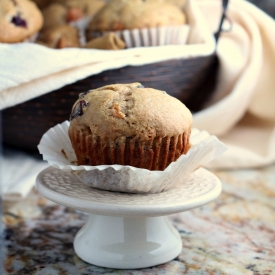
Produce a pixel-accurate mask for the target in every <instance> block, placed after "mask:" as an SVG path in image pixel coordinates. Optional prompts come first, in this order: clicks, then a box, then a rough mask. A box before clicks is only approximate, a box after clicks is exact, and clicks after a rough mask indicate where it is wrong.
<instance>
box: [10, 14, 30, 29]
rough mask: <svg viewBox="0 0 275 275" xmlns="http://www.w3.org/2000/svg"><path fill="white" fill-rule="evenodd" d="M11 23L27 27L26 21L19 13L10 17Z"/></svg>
mask: <svg viewBox="0 0 275 275" xmlns="http://www.w3.org/2000/svg"><path fill="white" fill-rule="evenodd" d="M11 23H13V24H14V25H15V26H17V27H22V28H27V22H26V21H25V20H24V19H22V18H21V17H20V14H17V15H16V16H13V17H12V19H11Z"/></svg>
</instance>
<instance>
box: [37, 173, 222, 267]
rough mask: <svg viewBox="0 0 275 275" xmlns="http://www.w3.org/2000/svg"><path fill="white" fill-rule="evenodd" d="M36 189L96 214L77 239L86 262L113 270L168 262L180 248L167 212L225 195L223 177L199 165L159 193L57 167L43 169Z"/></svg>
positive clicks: (65, 203) (69, 205)
mask: <svg viewBox="0 0 275 275" xmlns="http://www.w3.org/2000/svg"><path fill="white" fill-rule="evenodd" d="M36 186H37V189H38V191H39V192H40V193H41V195H43V196H44V197H46V198H47V199H49V200H52V201H54V202H56V203H58V204H62V205H65V206H68V207H72V208H75V209H78V210H81V211H83V212H86V213H90V214H93V215H91V216H90V218H89V219H88V221H87V222H86V224H85V225H84V226H83V227H82V229H80V230H79V232H78V233H77V235H76V237H75V239H74V249H75V252H76V254H77V255H78V256H79V257H80V258H81V259H83V260H84V261H86V262H88V263H91V264H94V265H98V266H103V267H109V268H121V269H128V268H129V269H131V268H135V269H136V268H145V267H150V266H154V265H157V264H162V263H165V262H168V261H170V260H172V259H174V258H175V257H177V256H178V255H179V254H180V252H181V249H182V242H181V237H180V235H179V233H178V231H177V230H176V229H175V228H174V227H173V226H172V225H171V224H170V223H169V222H168V220H167V218H166V217H165V215H168V214H173V213H179V212H183V211H187V210H190V209H193V208H196V207H199V206H202V205H204V204H206V203H209V202H210V201H212V200H214V199H215V198H217V197H218V196H219V194H220V193H221V189H222V187H221V183H220V181H219V179H218V178H217V177H216V176H215V175H213V174H212V173H210V172H209V171H207V170H205V169H203V168H200V169H199V170H197V171H196V172H194V173H193V174H191V175H190V177H189V178H188V179H187V180H186V182H185V184H183V185H178V186H176V187H174V188H173V189H171V190H168V191H165V192H162V193H158V194H129V193H119V192H108V191H103V190H99V189H95V188H91V187H89V186H87V185H85V184H83V183H81V182H80V181H79V180H78V178H77V177H76V176H75V175H74V174H72V173H68V172H63V171H62V170H59V169H56V168H47V169H45V170H44V171H42V172H41V173H40V174H39V175H38V177H37V180H36Z"/></svg>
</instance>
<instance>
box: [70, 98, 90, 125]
mask: <svg viewBox="0 0 275 275" xmlns="http://www.w3.org/2000/svg"><path fill="white" fill-rule="evenodd" d="M87 106H88V102H87V101H86V100H80V101H79V102H78V103H77V104H76V105H75V106H74V108H73V110H72V113H71V115H70V120H73V119H74V118H76V117H78V116H82V115H83V114H84V112H83V108H86V107H87Z"/></svg>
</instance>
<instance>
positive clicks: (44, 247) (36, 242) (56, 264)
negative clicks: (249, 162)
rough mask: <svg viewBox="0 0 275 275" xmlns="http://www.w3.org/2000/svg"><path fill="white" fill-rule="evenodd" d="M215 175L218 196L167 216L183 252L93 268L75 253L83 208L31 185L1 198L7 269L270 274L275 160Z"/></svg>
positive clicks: (46, 274) (24, 273) (274, 264)
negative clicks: (147, 262) (159, 260)
mask: <svg viewBox="0 0 275 275" xmlns="http://www.w3.org/2000/svg"><path fill="white" fill-rule="evenodd" d="M215 174H216V175H217V176H218V177H219V178H220V179H221V180H222V183H223V192H222V194H221V195H220V197H219V198H218V199H217V200H215V201H214V202H212V203H210V204H208V205H205V206H203V207H200V208H197V209H194V210H192V211H189V212H185V213H181V214H175V215H172V216H169V219H170V221H171V222H172V223H173V225H174V226H175V227H176V228H177V229H178V230H179V232H180V234H181V237H182V252H181V254H180V256H179V257H177V258H176V259H174V260H173V261H171V262H168V263H166V264H162V265H159V266H155V267H151V268H146V269H139V270H114V269H107V268H101V267H96V266H93V265H90V264H87V263H85V262H83V261H82V260H81V259H80V258H78V257H77V256H76V254H75V253H74V250H73V245H72V242H73V239H74V236H75V234H76V232H77V231H78V230H79V228H80V227H81V226H82V225H83V224H84V222H85V221H86V219H87V215H86V214H83V213H81V212H78V211H75V210H72V209H69V208H66V207H63V206H59V205H56V204H54V203H52V202H50V201H48V200H46V199H44V198H42V197H41V196H40V195H39V194H37V192H36V191H35V190H33V191H32V193H31V194H30V195H29V196H28V198H27V199H25V200H23V201H21V202H18V203H9V204H8V203H6V202H5V203H4V209H3V212H4V215H3V219H4V223H5V226H6V228H5V235H4V246H5V254H4V264H5V272H6V273H5V274H13V275H33V274H35V275H57V274H58V275H59V274H62V275H67V274H69V275H71V274H73V275H84V274H85V275H87V274H94V275H99V274H106V275H107V274H120V275H149V274H150V275H151V274H160V275H164V274H187V275H191V274H192V275H195V274H196V275H224V274H228V275H235V274H236V275H267V274H269V275H273V274H275V165H272V166H269V167H265V168H261V169H252V170H238V171H216V172H215Z"/></svg>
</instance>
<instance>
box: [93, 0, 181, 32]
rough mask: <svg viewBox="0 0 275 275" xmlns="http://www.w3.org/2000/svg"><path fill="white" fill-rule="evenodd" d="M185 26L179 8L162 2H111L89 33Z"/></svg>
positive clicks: (95, 19) (101, 11) (141, 0)
mask: <svg viewBox="0 0 275 275" xmlns="http://www.w3.org/2000/svg"><path fill="white" fill-rule="evenodd" d="M182 24H185V15H184V13H183V12H182V11H181V9H180V8H178V7H177V6H175V5H173V4H170V3H166V2H165V1H161V0H131V1H130V0H111V1H110V2H108V3H107V4H106V5H105V6H104V7H103V8H102V9H101V10H99V12H98V13H97V14H96V15H95V16H94V18H93V19H92V21H91V22H90V24H89V27H88V31H100V32H103V31H117V30H124V29H142V28H153V27H160V26H177V25H182Z"/></svg>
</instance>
